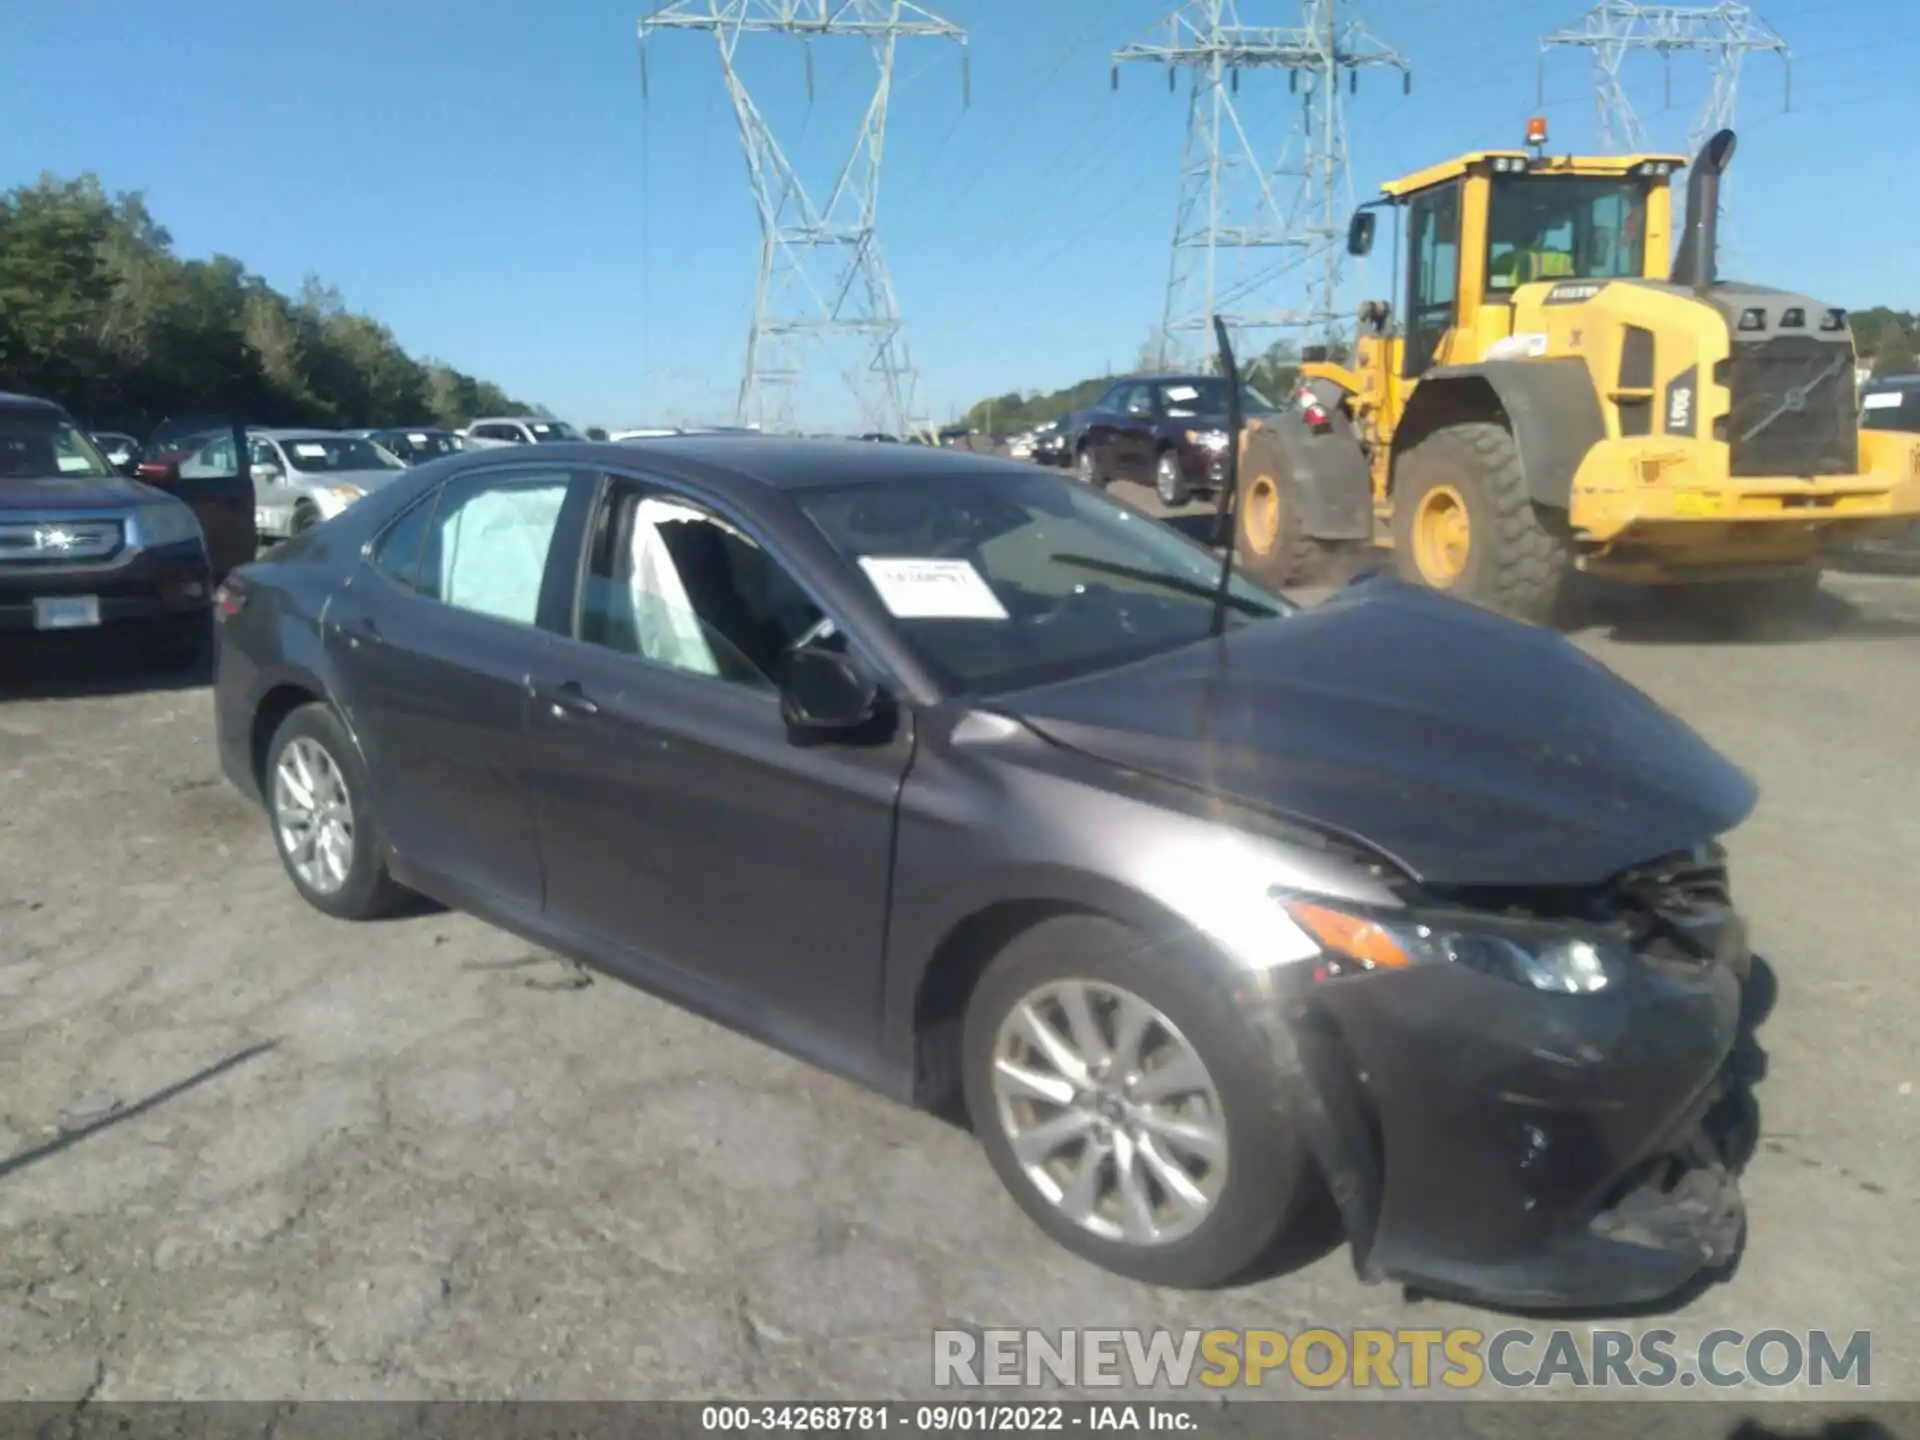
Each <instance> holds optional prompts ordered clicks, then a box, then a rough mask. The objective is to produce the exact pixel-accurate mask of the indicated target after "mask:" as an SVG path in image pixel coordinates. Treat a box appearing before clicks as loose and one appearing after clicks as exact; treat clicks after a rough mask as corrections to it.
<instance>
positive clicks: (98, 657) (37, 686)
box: [0, 634, 213, 701]
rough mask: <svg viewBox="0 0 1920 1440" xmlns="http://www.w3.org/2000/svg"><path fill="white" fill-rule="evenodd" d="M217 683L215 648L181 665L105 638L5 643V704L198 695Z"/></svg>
mask: <svg viewBox="0 0 1920 1440" xmlns="http://www.w3.org/2000/svg"><path fill="white" fill-rule="evenodd" d="M212 682H213V651H212V647H211V646H210V645H203V646H202V647H201V649H200V651H199V653H198V654H196V655H194V656H192V657H191V658H190V659H188V660H179V659H174V658H172V657H165V658H163V657H161V656H159V655H156V654H154V653H152V652H150V651H147V650H144V649H143V648H142V647H141V646H140V645H139V644H137V643H135V642H132V641H127V640H122V639H120V638H118V637H113V636H107V635H102V634H87V635H76V636H61V637H58V638H54V637H40V636H35V637H31V638H21V637H18V636H8V637H5V638H4V639H0V701H7V700H71V699H81V698H84V697H87V696H102V695H140V694H152V693H158V692H162V691H167V690H198V689H201V688H204V687H205V686H207V685H210V684H211V683H212Z"/></svg>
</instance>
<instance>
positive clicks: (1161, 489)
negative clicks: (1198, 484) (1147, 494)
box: [1153, 446, 1193, 510]
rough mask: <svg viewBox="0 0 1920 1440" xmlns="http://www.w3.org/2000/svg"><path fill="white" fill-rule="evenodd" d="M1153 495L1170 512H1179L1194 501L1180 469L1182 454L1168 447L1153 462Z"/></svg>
mask: <svg viewBox="0 0 1920 1440" xmlns="http://www.w3.org/2000/svg"><path fill="white" fill-rule="evenodd" d="M1153 493H1154V494H1155V495H1157V496H1159V497H1160V503H1161V504H1162V505H1164V506H1166V507H1167V508H1168V509H1169V510H1178V509H1179V508H1180V507H1181V506H1183V505H1185V504H1187V503H1188V502H1189V501H1190V500H1192V499H1193V492H1192V491H1191V490H1189V489H1188V488H1187V477H1186V475H1185V473H1184V472H1183V471H1182V470H1181V468H1180V452H1179V451H1177V450H1175V449H1174V448H1173V447H1172V446H1168V447H1166V448H1165V449H1163V450H1161V452H1160V453H1159V454H1158V455H1156V456H1155V457H1154V460H1153Z"/></svg>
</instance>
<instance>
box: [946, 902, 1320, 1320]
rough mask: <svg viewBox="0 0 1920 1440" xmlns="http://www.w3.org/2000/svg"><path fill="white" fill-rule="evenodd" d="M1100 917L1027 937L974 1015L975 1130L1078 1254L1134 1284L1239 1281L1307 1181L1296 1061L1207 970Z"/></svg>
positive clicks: (970, 1076) (967, 1068)
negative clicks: (1264, 1035) (1260, 1032)
mask: <svg viewBox="0 0 1920 1440" xmlns="http://www.w3.org/2000/svg"><path fill="white" fill-rule="evenodd" d="M1187 961H1188V957H1169V956H1167V955H1165V954H1161V953H1157V952H1156V951H1155V949H1154V947H1151V946H1149V945H1147V944H1144V943H1143V942H1142V941H1141V940H1140V939H1139V937H1137V936H1136V935H1134V934H1133V932H1131V931H1129V930H1127V929H1125V928H1124V927H1123V926H1120V925H1118V924H1116V923H1114V922H1112V921H1109V920H1105V919H1101V918H1099V917H1096V916H1082V915H1075V916H1063V917H1060V918H1058V919H1054V920H1049V921H1047V922H1045V923H1043V924H1041V925H1039V926H1036V927H1035V928H1034V929H1032V930H1029V931H1027V932H1026V933H1025V934H1023V935H1021V936H1020V937H1018V938H1017V939H1015V940H1014V941H1013V942H1012V943H1011V944H1010V945H1008V947H1007V948H1006V949H1005V950H1004V951H1003V952H1002V953H1001V954H1000V955H999V956H998V957H997V958H996V959H995V960H994V962H993V963H992V965H991V966H990V967H989V968H988V970H987V971H986V973H985V974H984V975H983V976H982V977H981V979H980V983H979V985H978V986H977V987H976V989H975V991H974V995H973V998H972V1000H971V1002H970V1003H969V1006H968V1009H967V1019H966V1034H965V1039H964V1042H963V1045H964V1057H963V1064H964V1076H965V1086H966V1095H967V1106H968V1112H969V1114H970V1115H971V1117H972V1121H973V1128H974V1132H975V1134H976V1135H978V1137H979V1139H980V1142H981V1144H982V1145H983V1146H984V1148H985V1149H986V1152H987V1155H988V1157H989V1159H990V1160H991V1161H992V1162H993V1166H994V1169H995V1170H996V1171H997V1172H998V1173H999V1175H1000V1178H1001V1180H1002V1182H1003V1183H1004V1184H1005V1185H1006V1186H1007V1188H1008V1189H1009V1190H1011V1191H1012V1192H1013V1195H1014V1198H1015V1199H1016V1200H1017V1201H1018V1202H1019V1203H1020V1206H1021V1208H1022V1209H1024V1210H1025V1211H1026V1212H1027V1214H1028V1215H1029V1216H1031V1217H1032V1218H1033V1220H1034V1221H1035V1222H1036V1223H1037V1224H1038V1225H1039V1226H1040V1228H1041V1229H1043V1230H1045V1231H1046V1232H1047V1233H1048V1234H1049V1235H1050V1236H1052V1237H1053V1238H1054V1239H1055V1240H1057V1241H1058V1242H1059V1243H1060V1244H1062V1245H1064V1246H1065V1247H1066V1248H1068V1249H1069V1250H1072V1251H1074V1252H1075V1253H1076V1254H1078V1255H1080V1256H1082V1257H1084V1258H1085V1259H1088V1260H1091V1261H1093V1262H1094V1263H1095V1264H1097V1265H1100V1266H1103V1267H1104V1268H1106V1269H1108V1270H1112V1271H1115V1272H1117V1273H1119V1274H1122V1275H1127V1276H1130V1277H1132V1278H1134V1279H1138V1280H1145V1281H1148V1282H1150V1283H1154V1284H1160V1285H1174V1286H1183V1287H1191V1288H1200V1287H1206V1286H1212V1285H1219V1284H1223V1283H1226V1282H1228V1281H1230V1280H1232V1279H1234V1278H1235V1277H1237V1276H1239V1275H1240V1274H1242V1273H1244V1272H1245V1271H1246V1269H1247V1268H1248V1267H1249V1266H1250V1265H1252V1264H1253V1263H1254V1262H1255V1261H1256V1260H1257V1259H1258V1258H1259V1257H1260V1256H1261V1255H1262V1254H1263V1253H1264V1252H1265V1251H1266V1250H1267V1249H1268V1247H1269V1246H1270V1245H1271V1244H1272V1243H1273V1242H1274V1240H1275V1238H1276V1237H1277V1236H1278V1235H1279V1234H1280V1232H1281V1230H1282V1229H1283V1228H1284V1227H1285V1225H1286V1224H1287V1222H1288V1220H1289V1218H1290V1217H1291V1215H1292V1214H1293V1212H1294V1208H1295V1202H1296V1199H1297V1197H1298V1196H1299V1194H1300V1193H1301V1191H1302V1188H1303V1187H1302V1181H1303V1178H1304V1175H1305V1164H1306V1161H1305V1155H1306V1151H1305V1148H1304V1145H1303V1144H1302V1139H1301V1131H1300V1128H1299V1124H1298V1119H1297V1117H1298V1114H1299V1093H1300V1091H1299V1085H1298V1073H1297V1070H1296V1069H1295V1068H1294V1067H1293V1066H1292V1065H1291V1064H1290V1062H1289V1061H1288V1060H1286V1059H1285V1058H1283V1057H1278V1056H1276V1055H1275V1054H1274V1053H1273V1050H1272V1048H1271V1047H1270V1046H1269V1045H1268V1044H1266V1043H1264V1042H1263V1041H1262V1040H1261V1039H1260V1038H1259V1037H1258V1036H1257V1035H1256V1034H1255V1033H1254V1031H1253V1029H1252V1027H1251V1026H1249V1025H1248V1024H1246V1022H1245V1021H1244V1020H1243V1019H1242V1018H1241V1016H1240V1015H1239V1014H1238V1012H1237V1011H1236V1009H1235V1006H1234V1002H1233V999H1232V996H1231V994H1230V992H1229V988H1228V986H1227V985H1226V984H1225V983H1223V982H1222V981H1221V980H1219V979H1218V978H1217V977H1216V976H1214V975H1213V974H1212V973H1211V971H1210V968H1209V967H1208V966H1207V965H1206V964H1205V963H1187Z"/></svg>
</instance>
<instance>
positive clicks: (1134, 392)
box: [1110, 385, 1159, 485]
mask: <svg viewBox="0 0 1920 1440" xmlns="http://www.w3.org/2000/svg"><path fill="white" fill-rule="evenodd" d="M1158 419H1159V415H1158V410H1157V400H1156V398H1155V396H1154V393H1153V386H1151V385H1134V386H1130V387H1129V388H1128V390H1127V392H1126V395H1125V396H1124V398H1123V399H1122V402H1121V415H1120V419H1119V423H1118V424H1117V425H1116V426H1115V427H1114V447H1113V468H1112V470H1111V472H1110V473H1111V474H1112V475H1113V477H1114V478H1115V479H1116V480H1132V481H1134V482H1135V483H1137V484H1142V485H1151V484H1152V483H1153V462H1154V444H1153V439H1154V428H1153V427H1154V425H1155V423H1156V422H1157V420H1158Z"/></svg>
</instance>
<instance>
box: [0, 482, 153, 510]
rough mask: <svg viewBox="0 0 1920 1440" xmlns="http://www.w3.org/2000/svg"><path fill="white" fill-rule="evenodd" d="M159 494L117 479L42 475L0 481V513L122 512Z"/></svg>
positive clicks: (142, 486) (139, 485)
mask: <svg viewBox="0 0 1920 1440" xmlns="http://www.w3.org/2000/svg"><path fill="white" fill-rule="evenodd" d="M159 498H160V492H158V491H155V490H153V489H152V488H150V487H148V486H146V485H142V484H140V483H139V482H137V481H134V480H128V479H126V478H125V477H123V476H119V475H43V476H35V477H33V478H31V479H26V480H17V479H8V480H0V513H4V512H5V511H8V510H72V511H80V510H124V509H126V508H127V507H128V506H129V505H139V504H141V503H142V502H144V501H148V500H157V499H159Z"/></svg>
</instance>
